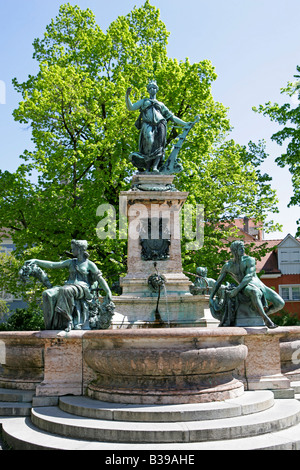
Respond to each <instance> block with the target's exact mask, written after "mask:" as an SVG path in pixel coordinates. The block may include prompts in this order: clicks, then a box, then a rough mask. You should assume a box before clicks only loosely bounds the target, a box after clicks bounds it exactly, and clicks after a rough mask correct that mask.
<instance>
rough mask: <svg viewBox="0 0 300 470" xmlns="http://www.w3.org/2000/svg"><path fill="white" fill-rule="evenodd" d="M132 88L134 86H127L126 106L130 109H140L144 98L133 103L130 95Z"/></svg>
mask: <svg viewBox="0 0 300 470" xmlns="http://www.w3.org/2000/svg"><path fill="white" fill-rule="evenodd" d="M131 90H132V88H127V91H126V95H125V103H126V107H127V109H128V111H136V110H137V109H140V107H141V106H142V104H143V101H144V100H139V101H137V102H136V103H132V102H131V99H130V97H129V95H130V93H131Z"/></svg>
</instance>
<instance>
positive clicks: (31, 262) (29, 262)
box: [25, 259, 37, 265]
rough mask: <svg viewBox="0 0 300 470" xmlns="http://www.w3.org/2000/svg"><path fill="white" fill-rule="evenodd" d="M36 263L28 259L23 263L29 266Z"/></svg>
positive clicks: (35, 260) (34, 260)
mask: <svg viewBox="0 0 300 470" xmlns="http://www.w3.org/2000/svg"><path fill="white" fill-rule="evenodd" d="M36 262H37V259H28V260H27V261H25V265H30V264H35V263H36Z"/></svg>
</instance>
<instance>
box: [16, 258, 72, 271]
mask: <svg viewBox="0 0 300 470" xmlns="http://www.w3.org/2000/svg"><path fill="white" fill-rule="evenodd" d="M70 262H71V260H70V259H66V260H64V261H45V260H41V259H30V260H28V261H26V263H25V264H36V265H37V266H39V267H40V268H45V269H47V268H50V269H60V268H68V267H69V265H70Z"/></svg>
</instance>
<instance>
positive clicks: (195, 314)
mask: <svg viewBox="0 0 300 470" xmlns="http://www.w3.org/2000/svg"><path fill="white" fill-rule="evenodd" d="M173 179H174V176H173V175H161V174H157V175H156V174H147V173H145V174H138V175H135V176H133V178H132V189H131V190H130V191H123V192H121V193H120V197H121V201H122V207H123V214H124V215H125V214H126V218H127V221H128V255H127V274H126V276H125V277H123V278H121V279H120V284H121V287H122V295H121V296H119V297H114V299H113V301H114V303H115V305H116V313H115V315H114V318H113V321H112V327H113V328H127V327H129V326H130V327H138V328H140V327H149V326H150V327H151V326H154V327H155V326H162V327H166V326H177V327H178V326H209V327H216V326H218V324H219V322H218V321H217V320H215V319H214V318H213V317H212V315H211V313H210V309H209V302H208V300H209V298H208V296H204V295H203V296H192V295H191V294H190V291H189V286H190V285H191V284H192V283H191V281H190V280H189V278H188V277H187V276H186V275H185V274H184V273H183V269H182V261H181V223H180V216H181V215H180V212H181V209H182V207H183V205H184V203H185V201H186V199H187V197H188V193H187V192H180V191H177V190H176V188H175V187H174V185H173ZM155 274H158V275H160V276H163V277H164V279H165V285H164V287H163V288H161V291H160V292H159V293H158V292H153V290H151V288H150V287H149V283H148V280H149V277H150V276H151V275H155ZM158 299H159V302H157V301H158Z"/></svg>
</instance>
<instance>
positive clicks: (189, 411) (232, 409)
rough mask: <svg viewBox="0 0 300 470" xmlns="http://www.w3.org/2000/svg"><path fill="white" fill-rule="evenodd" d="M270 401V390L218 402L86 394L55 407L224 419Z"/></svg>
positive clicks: (153, 417)
mask: <svg viewBox="0 0 300 470" xmlns="http://www.w3.org/2000/svg"><path fill="white" fill-rule="evenodd" d="M273 405H274V395H273V393H272V392H271V391H268V390H263V391H258V392H247V393H244V394H243V395H242V396H240V397H238V398H234V399H230V400H225V401H222V402H211V403H201V404H199V403H198V404H190V405H158V406H157V405H124V404H116V403H106V402H101V401H98V400H93V399H92V398H88V397H74V396H66V397H61V398H60V399H59V408H60V409H61V410H63V411H65V412H67V413H71V414H74V415H77V416H82V417H86V418H92V419H103V420H115V421H135V422H141V421H145V422H181V421H199V420H201V421H203V420H214V419H224V418H230V417H234V416H241V415H247V414H251V413H257V412H259V411H263V410H266V409H268V408H271V407H272V406H273Z"/></svg>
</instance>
